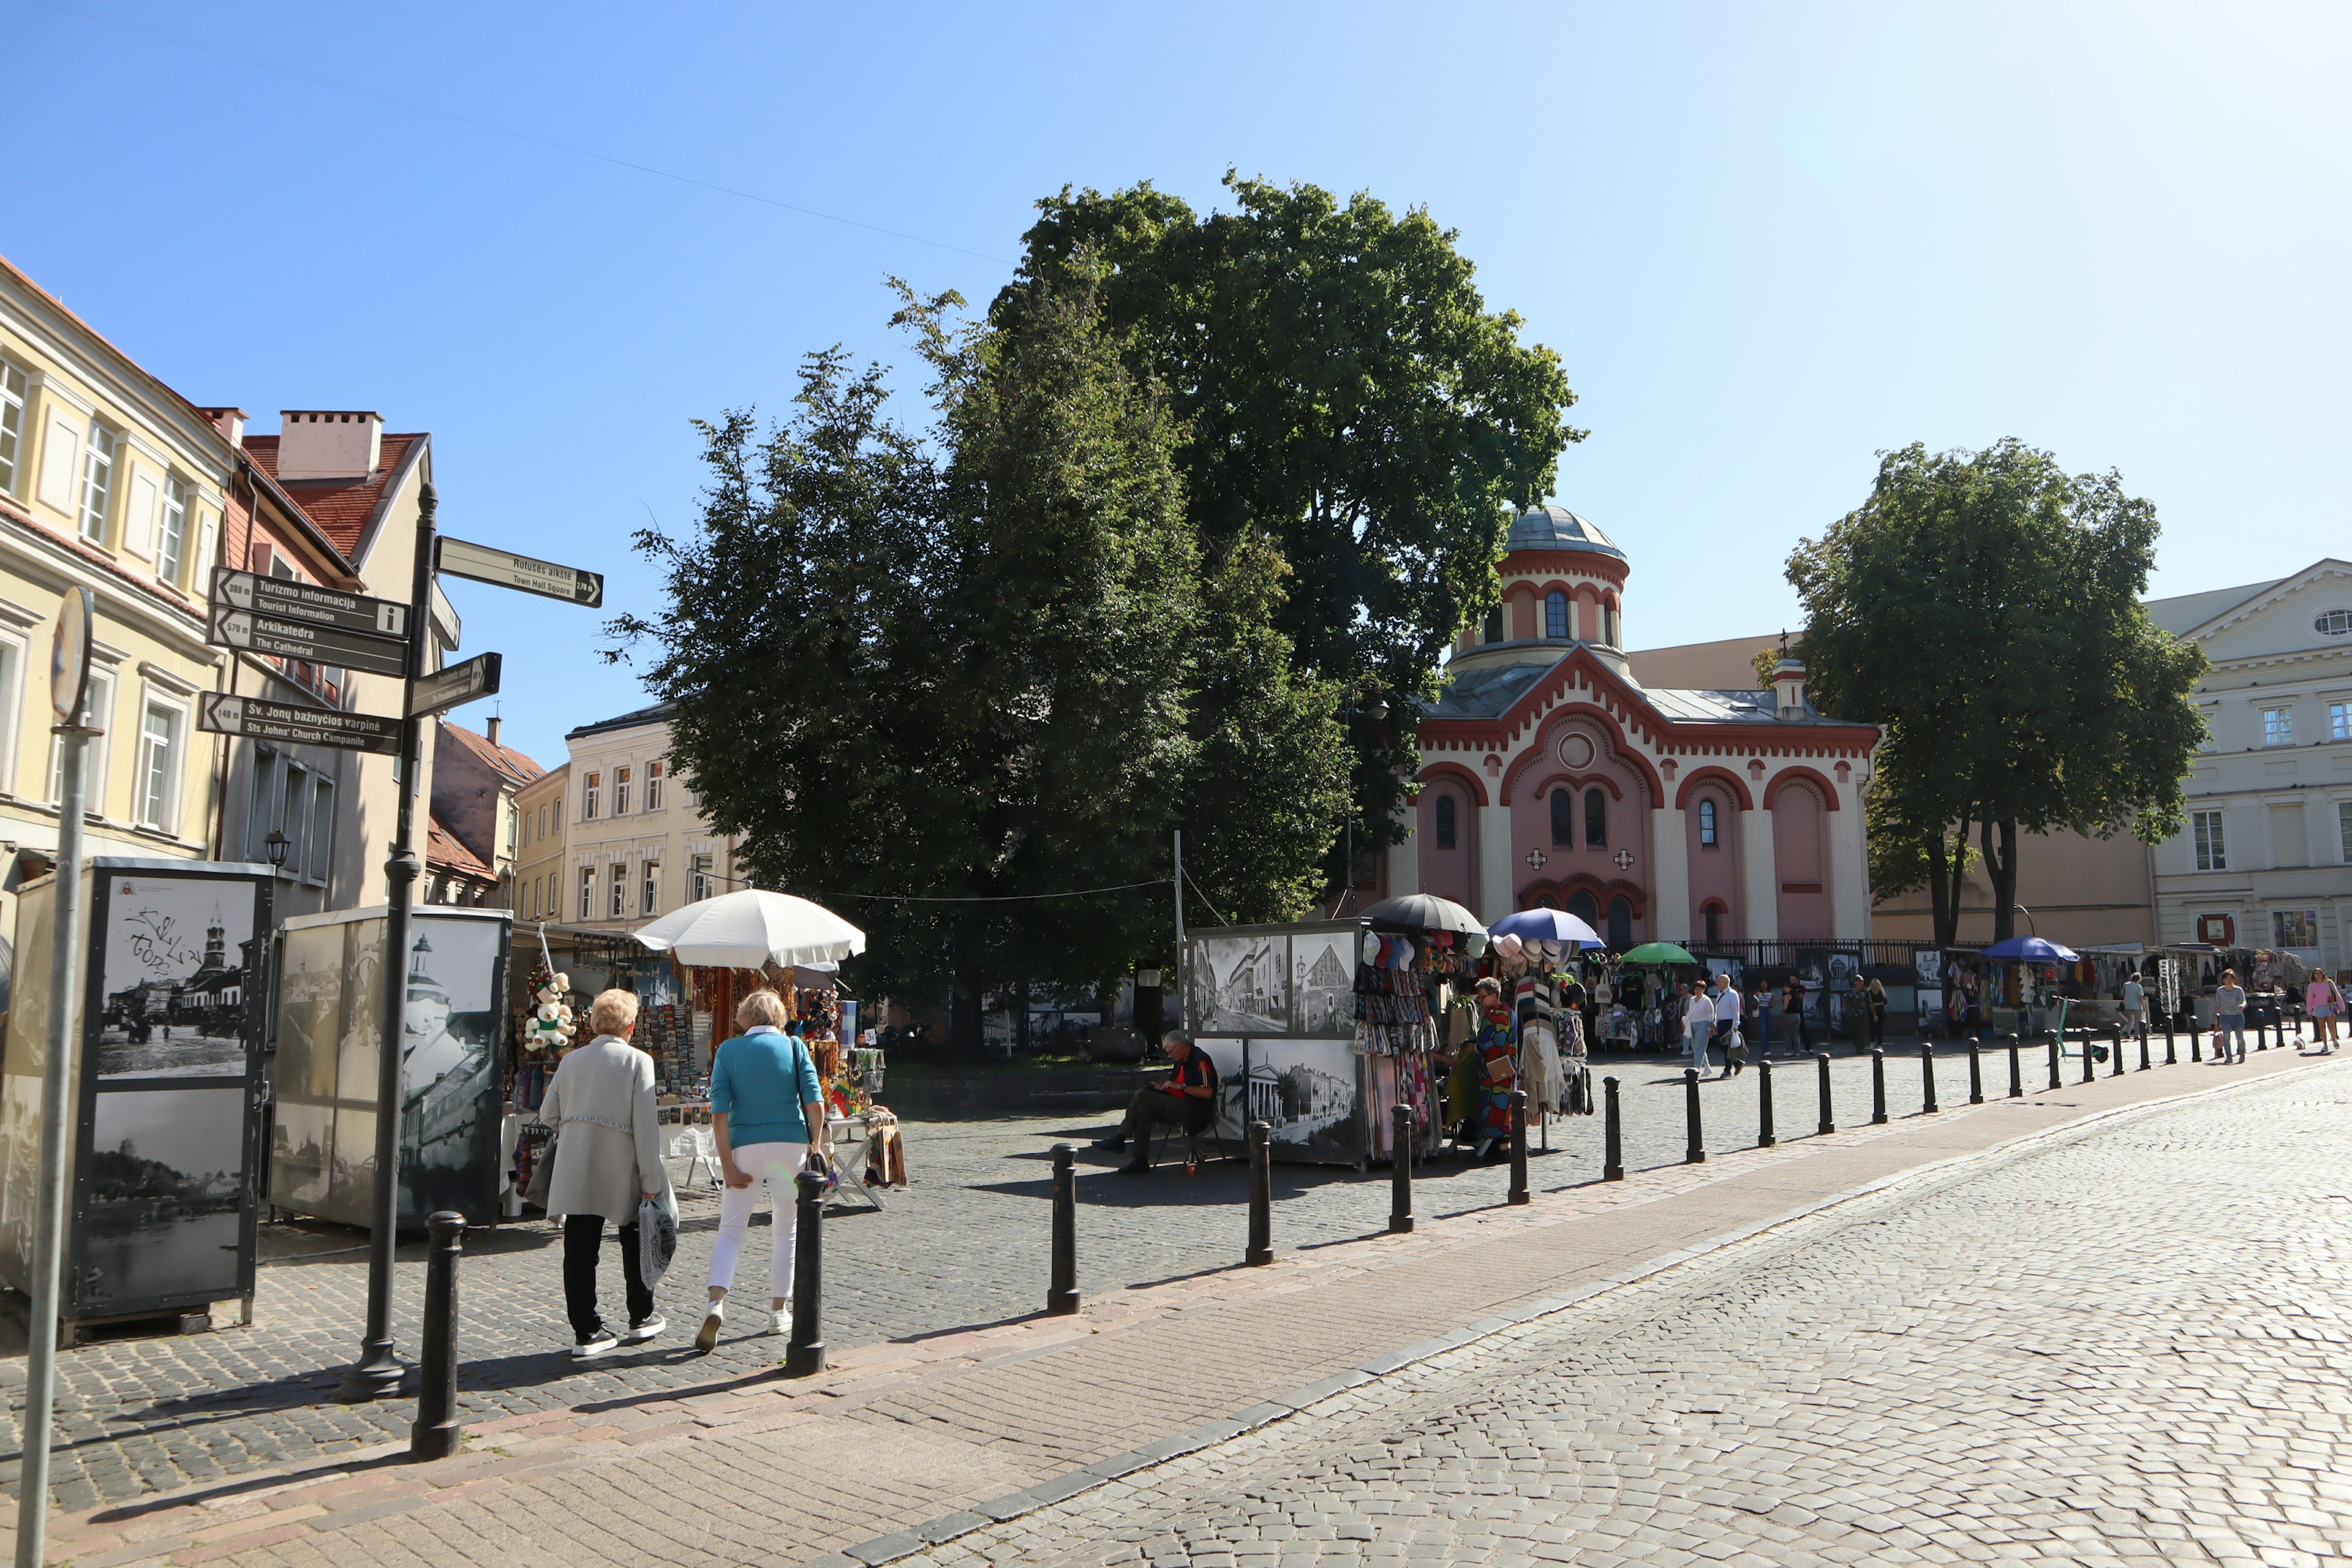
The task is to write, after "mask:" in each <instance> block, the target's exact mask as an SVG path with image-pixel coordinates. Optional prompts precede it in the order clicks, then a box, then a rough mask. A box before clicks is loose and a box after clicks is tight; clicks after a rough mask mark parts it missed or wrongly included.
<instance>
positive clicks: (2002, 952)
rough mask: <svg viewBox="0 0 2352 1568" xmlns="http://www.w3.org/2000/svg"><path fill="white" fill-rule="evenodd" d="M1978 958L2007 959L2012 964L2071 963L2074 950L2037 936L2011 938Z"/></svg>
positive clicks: (1993, 946)
mask: <svg viewBox="0 0 2352 1568" xmlns="http://www.w3.org/2000/svg"><path fill="white" fill-rule="evenodd" d="M1978 956H1979V957H1980V958H2000V959H2007V960H2009V961H2010V962H2011V963H2074V962H2075V957H2074V949H2073V948H2071V947H2061V946H2059V945H2058V944H2057V943H2056V942H2044V941H2043V940H2042V938H2040V937H2038V936H2013V937H2011V938H2010V939H2009V940H2008V941H2007V942H1995V943H1993V944H1992V945H1991V946H1990V947H1989V948H1986V949H1985V950H1984V952H1981V953H1979V954H1978Z"/></svg>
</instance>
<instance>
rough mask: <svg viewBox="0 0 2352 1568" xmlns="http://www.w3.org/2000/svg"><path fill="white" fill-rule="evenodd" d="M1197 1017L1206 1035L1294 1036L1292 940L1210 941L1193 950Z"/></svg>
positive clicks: (1194, 1013) (1231, 938)
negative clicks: (1292, 1014) (1291, 972)
mask: <svg viewBox="0 0 2352 1568" xmlns="http://www.w3.org/2000/svg"><path fill="white" fill-rule="evenodd" d="M1192 1016H1193V1017H1194V1019H1195V1020H1197V1022H1196V1023H1195V1024H1194V1028H1195V1030H1196V1031H1197V1032H1199V1033H1201V1034H1218V1035H1286V1034H1288V1033H1290V1028H1291V1026H1290V938H1289V937H1288V936H1286V935H1257V936H1248V935H1244V936H1209V937H1202V938H1201V939H1199V940H1198V941H1197V942H1194V943H1193V944H1192Z"/></svg>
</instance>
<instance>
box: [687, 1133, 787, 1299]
mask: <svg viewBox="0 0 2352 1568" xmlns="http://www.w3.org/2000/svg"><path fill="white" fill-rule="evenodd" d="M806 1163H808V1145H807V1144H805V1143H744V1144H740V1145H738V1146H737V1148H736V1150H735V1168H736V1169H737V1170H739V1171H740V1172H742V1173H744V1174H745V1175H747V1176H749V1177H751V1185H750V1186H748V1187H728V1188H726V1189H724V1190H723V1191H721V1192H720V1193H719V1239H718V1241H717V1243H716V1244H714V1245H713V1246H712V1247H711V1248H710V1282H711V1284H713V1285H715V1286H717V1287H718V1288H719V1289H722V1290H731V1289H734V1288H735V1259H736V1258H737V1257H738V1256H740V1254H741V1252H742V1250H743V1233H744V1232H745V1231H747V1230H749V1229H750V1228H751V1211H752V1210H754V1209H756V1208H758V1207H759V1206H760V1189H761V1188H762V1187H765V1188H766V1189H767V1191H768V1196H769V1200H770V1202H771V1204H772V1206H773V1207H774V1209H775V1214H776V1223H775V1224H774V1225H773V1226H771V1227H770V1228H769V1231H768V1236H769V1238H770V1239H771V1240H772V1241H773V1242H774V1243H775V1248H776V1255H775V1257H773V1258H771V1259H769V1261H768V1294H769V1295H771V1296H772V1297H774V1298H775V1299H776V1300H780V1301H785V1302H789V1301H791V1300H792V1299H793V1233H794V1228H795V1227H794V1225H793V1222H794V1221H795V1220H796V1219H798V1218H799V1216H800V1205H799V1203H798V1202H797V1199H798V1198H799V1195H800V1194H798V1193H797V1192H796V1191H795V1190H794V1189H793V1178H794V1177H795V1176H797V1175H799V1174H800V1173H801V1167H802V1166H803V1165H804V1164H806Z"/></svg>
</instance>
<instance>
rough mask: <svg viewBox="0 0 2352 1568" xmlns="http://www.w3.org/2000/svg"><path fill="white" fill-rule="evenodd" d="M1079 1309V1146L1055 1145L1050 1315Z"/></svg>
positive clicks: (1047, 1305)
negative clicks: (1052, 1274)
mask: <svg viewBox="0 0 2352 1568" xmlns="http://www.w3.org/2000/svg"><path fill="white" fill-rule="evenodd" d="M1076 1310H1078V1149H1077V1145H1076V1144H1075V1143H1056V1144H1055V1145H1054V1278H1053V1281H1052V1283H1050V1284H1049V1285H1047V1286H1046V1287H1045V1311H1046V1313H1047V1315H1048V1316H1051V1317H1056V1318H1066V1317H1068V1316H1069V1315H1070V1314H1071V1313H1073V1312H1075V1311H1076Z"/></svg>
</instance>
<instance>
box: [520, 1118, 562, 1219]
mask: <svg viewBox="0 0 2352 1568" xmlns="http://www.w3.org/2000/svg"><path fill="white" fill-rule="evenodd" d="M562 1135H563V1128H562V1124H561V1123H558V1124H557V1125H555V1126H553V1127H551V1128H549V1129H548V1131H547V1144H546V1147H544V1148H542V1149H541V1150H540V1151H539V1157H538V1158H537V1159H535V1160H533V1161H532V1162H531V1164H530V1181H528V1182H525V1183H524V1184H523V1187H522V1201H523V1202H525V1203H527V1204H537V1205H539V1206H540V1207H541V1208H545V1207H546V1206H547V1184H548V1183H549V1182H551V1181H552V1180H554V1178H555V1143H556V1140H557V1139H559V1138H561V1137H562Z"/></svg>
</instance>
